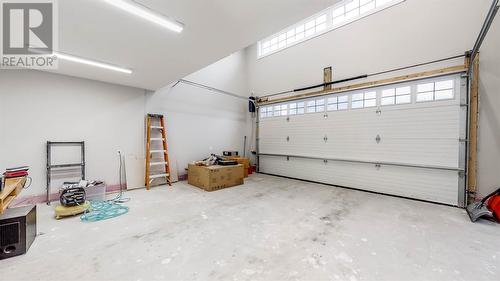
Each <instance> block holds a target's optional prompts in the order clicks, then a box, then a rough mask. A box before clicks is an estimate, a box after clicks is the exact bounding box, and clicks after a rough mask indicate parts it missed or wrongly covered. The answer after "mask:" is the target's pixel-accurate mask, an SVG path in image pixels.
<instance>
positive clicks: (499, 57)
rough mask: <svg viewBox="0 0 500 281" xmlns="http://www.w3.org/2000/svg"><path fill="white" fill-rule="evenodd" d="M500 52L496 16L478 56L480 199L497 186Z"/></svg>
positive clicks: (499, 173) (499, 21)
mask: <svg viewBox="0 0 500 281" xmlns="http://www.w3.org/2000/svg"><path fill="white" fill-rule="evenodd" d="M487 2H489V1H487ZM499 51H500V14H498V15H497V17H496V19H495V22H494V23H493V25H492V27H491V29H490V32H489V34H488V37H487V39H486V40H485V42H484V44H483V47H482V48H481V54H480V67H479V143H478V151H479V153H478V154H479V155H478V160H479V163H478V171H479V173H478V184H479V192H480V195H482V196H484V195H486V194H487V193H489V192H491V191H493V190H495V189H497V188H499V187H500V52H499Z"/></svg>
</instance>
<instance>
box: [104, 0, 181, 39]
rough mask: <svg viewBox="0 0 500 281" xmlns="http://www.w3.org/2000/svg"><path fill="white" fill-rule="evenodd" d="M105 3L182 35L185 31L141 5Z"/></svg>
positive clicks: (121, 1) (123, 0)
mask: <svg viewBox="0 0 500 281" xmlns="http://www.w3.org/2000/svg"><path fill="white" fill-rule="evenodd" d="M103 1H104V2H106V3H108V4H110V5H113V6H115V7H116V8H119V9H121V10H123V11H125V12H128V13H130V14H133V15H135V16H138V17H140V18H143V19H145V20H148V21H150V22H153V23H156V24H158V25H161V26H163V27H165V28H168V29H170V30H172V31H174V32H177V33H180V32H182V30H183V29H184V27H183V25H182V24H180V23H178V22H176V21H173V20H170V19H168V18H166V17H164V16H162V15H159V14H158V13H156V12H154V11H152V10H151V9H149V8H147V7H145V6H143V5H141V4H139V3H136V2H133V1H128V0H103Z"/></svg>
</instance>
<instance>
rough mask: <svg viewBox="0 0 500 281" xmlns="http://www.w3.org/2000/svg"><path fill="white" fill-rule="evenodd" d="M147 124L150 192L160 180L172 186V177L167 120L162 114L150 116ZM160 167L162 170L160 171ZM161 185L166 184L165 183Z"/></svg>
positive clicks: (147, 177)
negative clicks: (155, 182) (164, 180)
mask: <svg viewBox="0 0 500 281" xmlns="http://www.w3.org/2000/svg"><path fill="white" fill-rule="evenodd" d="M146 123H147V125H146V127H147V133H146V135H147V140H146V178H145V184H146V189H147V190H149V189H150V188H151V184H152V183H153V182H154V181H156V180H158V179H166V183H167V184H168V185H170V186H171V185H172V177H171V175H170V162H169V161H168V146H167V131H166V129H165V118H164V116H163V115H161V114H148V115H147V121H146ZM160 143H161V144H162V145H161V146H160V145H159V144H160ZM158 167H161V168H160V169H158ZM160 184H164V182H161V183H160Z"/></svg>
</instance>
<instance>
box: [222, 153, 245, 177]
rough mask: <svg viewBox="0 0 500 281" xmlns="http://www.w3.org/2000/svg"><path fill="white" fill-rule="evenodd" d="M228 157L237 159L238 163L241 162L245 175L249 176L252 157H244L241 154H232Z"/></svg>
mask: <svg viewBox="0 0 500 281" xmlns="http://www.w3.org/2000/svg"><path fill="white" fill-rule="evenodd" d="M226 159H228V160H234V161H237V162H238V164H241V165H243V169H244V171H243V173H244V176H245V178H247V177H248V168H250V159H248V158H244V157H240V156H231V157H226Z"/></svg>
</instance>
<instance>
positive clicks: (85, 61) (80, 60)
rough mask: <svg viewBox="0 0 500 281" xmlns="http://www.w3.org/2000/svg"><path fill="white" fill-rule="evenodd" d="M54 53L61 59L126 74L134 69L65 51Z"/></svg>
mask: <svg viewBox="0 0 500 281" xmlns="http://www.w3.org/2000/svg"><path fill="white" fill-rule="evenodd" d="M54 55H55V56H56V57H57V59H60V60H65V61H71V62H76V63H81V64H86V65H90V66H95V67H99V68H104V69H108V70H113V71H118V72H122V73H126V74H132V70H130V69H127V68H123V67H118V66H115V65H111V64H107V63H103V62H98V61H94V60H89V59H84V58H79V57H75V56H72V55H68V54H63V53H59V52H54Z"/></svg>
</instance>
